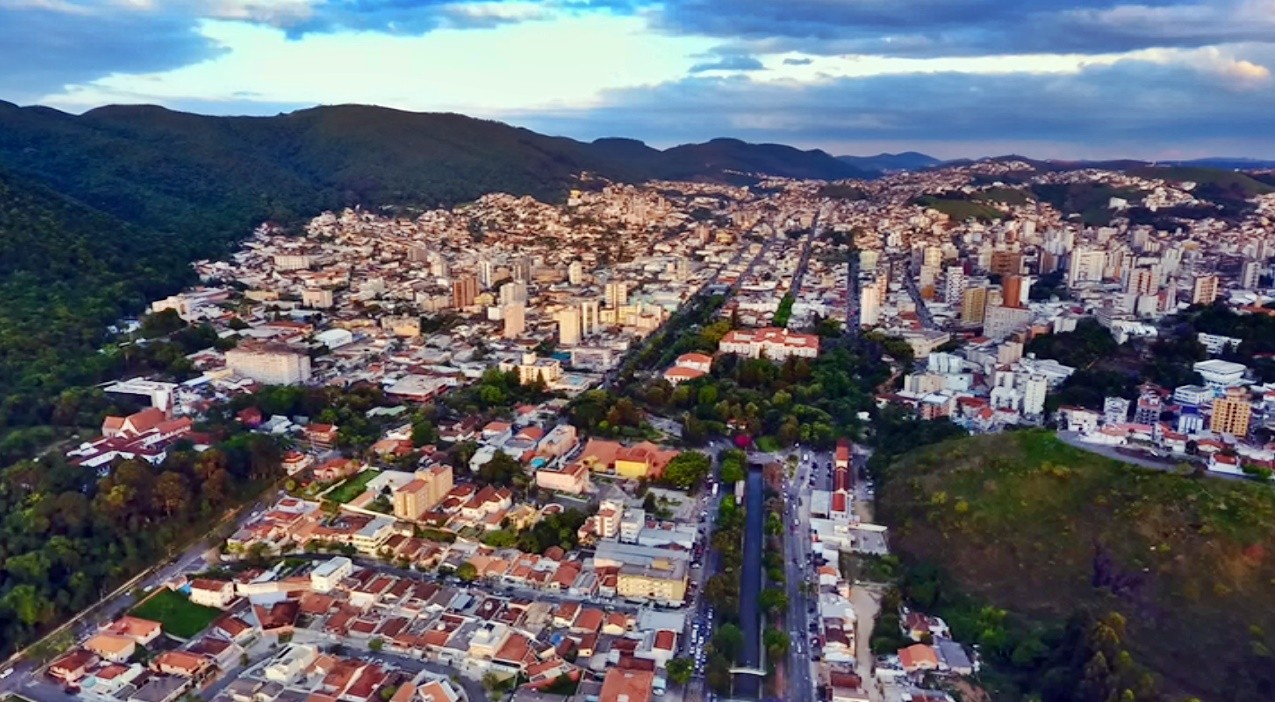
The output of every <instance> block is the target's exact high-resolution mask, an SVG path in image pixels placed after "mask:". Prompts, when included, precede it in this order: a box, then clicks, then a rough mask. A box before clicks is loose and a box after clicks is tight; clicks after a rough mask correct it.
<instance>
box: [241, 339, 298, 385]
mask: <svg viewBox="0 0 1275 702" xmlns="http://www.w3.org/2000/svg"><path fill="white" fill-rule="evenodd" d="M226 367H227V368H229V369H230V370H232V371H234V372H235V373H238V374H239V375H242V376H243V377H245V378H250V379H252V380H255V381H257V382H259V383H265V384H266V385H293V384H296V383H304V382H305V381H307V380H309V379H310V356H308V355H307V354H304V353H301V352H300V351H295V350H293V349H291V348H288V347H287V346H282V345H279V344H269V343H254V342H245V343H243V344H240V345H239V346H237V347H235V348H233V349H230V350H229V351H227V352H226Z"/></svg>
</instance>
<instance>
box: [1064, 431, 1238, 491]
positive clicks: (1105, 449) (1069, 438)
mask: <svg viewBox="0 0 1275 702" xmlns="http://www.w3.org/2000/svg"><path fill="white" fill-rule="evenodd" d="M1058 440H1059V441H1062V442H1063V443H1064V444H1067V445H1069V446H1074V447H1076V448H1078V449H1080V450H1082V451H1088V452H1089V453H1095V454H1098V455H1099V456H1105V457H1107V458H1111V459H1114V460H1117V461H1120V462H1122V463H1128V464H1130V465H1135V466H1140V467H1142V468H1150V469H1151V470H1159V471H1164V472H1166V473H1176V472H1177V471H1178V466H1179V465H1181V463H1182V462H1180V461H1174V460H1171V459H1170V460H1168V461H1158V460H1155V459H1152V458H1139V457H1138V456H1133V455H1130V454H1127V453H1122V452H1121V451H1120V448H1121V447H1119V446H1104V445H1102V444H1091V443H1089V442H1087V441H1083V440H1082V439H1081V438H1080V434H1078V433H1076V432H1074V431H1060V432H1058ZM1205 475H1207V476H1209V477H1210V478H1219V479H1222V480H1249V479H1250V478H1248V477H1247V476H1243V475H1228V474H1226V473H1218V472H1215V471H1205Z"/></svg>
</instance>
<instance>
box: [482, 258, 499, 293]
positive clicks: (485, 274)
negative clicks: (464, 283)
mask: <svg viewBox="0 0 1275 702" xmlns="http://www.w3.org/2000/svg"><path fill="white" fill-rule="evenodd" d="M495 279H496V264H495V263H494V262H492V261H490V260H488V259H485V258H484V259H482V260H480V261H479V262H478V284H479V285H481V286H483V290H486V289H488V288H490V287H491V284H492V282H493V281H495Z"/></svg>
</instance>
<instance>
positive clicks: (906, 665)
mask: <svg viewBox="0 0 1275 702" xmlns="http://www.w3.org/2000/svg"><path fill="white" fill-rule="evenodd" d="M899 664H900V665H902V666H903V670H904V671H906V672H908V673H915V672H921V671H928V670H938V668H939V656H938V653H936V652H935V650H934V647H933V646H926V645H925V644H913V645H911V646H908V647H907V648H901V649H899Z"/></svg>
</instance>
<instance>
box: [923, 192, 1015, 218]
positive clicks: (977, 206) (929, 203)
mask: <svg viewBox="0 0 1275 702" xmlns="http://www.w3.org/2000/svg"><path fill="white" fill-rule="evenodd" d="M916 204H918V205H920V206H921V207H926V208H929V209H932V210H938V211H939V212H942V213H943V214H945V215H947V216H949V217H951V218H952V219H954V220H956V221H958V222H964V221H966V220H968V219H980V220H984V221H990V220H993V219H1004V218H1005V213H1004V212H1002V211H1000V210H998V209H996V208H995V207H992V206H990V205H985V204H983V203H981V202H974V201H973V200H957V199H955V198H945V197H938V196H936V195H925V196H923V197H920V198H917V200H916Z"/></svg>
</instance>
